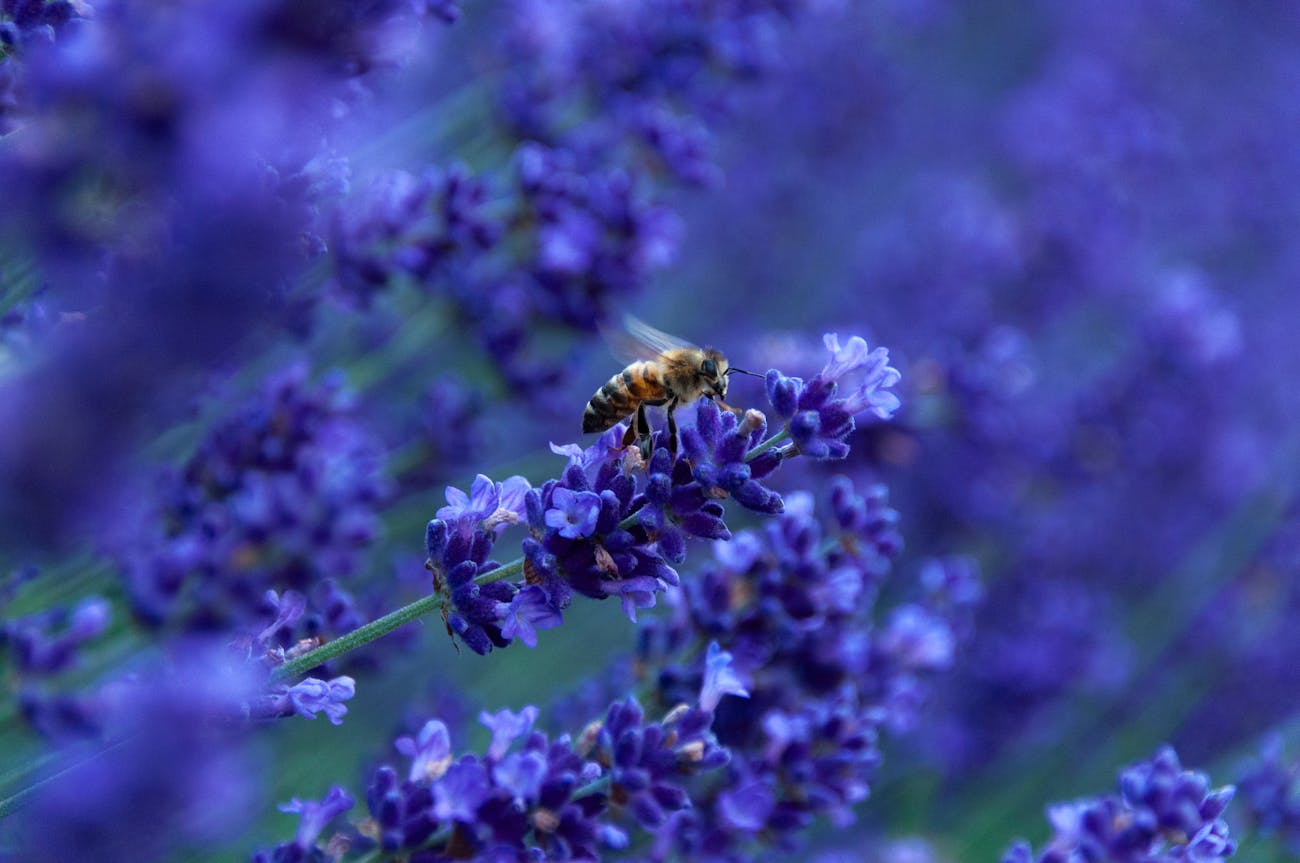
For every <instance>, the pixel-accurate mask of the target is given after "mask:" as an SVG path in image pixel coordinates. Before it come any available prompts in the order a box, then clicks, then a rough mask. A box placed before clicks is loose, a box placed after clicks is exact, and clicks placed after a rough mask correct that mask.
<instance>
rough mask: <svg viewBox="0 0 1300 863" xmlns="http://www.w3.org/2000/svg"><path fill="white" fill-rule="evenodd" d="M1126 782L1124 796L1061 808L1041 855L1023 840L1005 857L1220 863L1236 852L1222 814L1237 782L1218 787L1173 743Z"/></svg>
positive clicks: (1011, 862)
mask: <svg viewBox="0 0 1300 863" xmlns="http://www.w3.org/2000/svg"><path fill="white" fill-rule="evenodd" d="M1119 785H1120V793H1119V794H1118V795H1109V796H1106V797H1097V798H1092V799H1087V800H1078V801H1075V802H1073V803H1062V804H1058V805H1056V806H1053V807H1052V808H1051V809H1050V810H1048V818H1049V820H1050V821H1051V822H1052V827H1053V829H1054V831H1055V832H1054V835H1053V836H1052V838H1051V839H1050V840H1048V842H1047V844H1046V845H1045V846H1044V847H1043V849H1042V850H1041V851H1040V852H1039V853H1038V855H1036V856H1035V855H1034V853H1033V852H1032V850H1031V849H1030V846H1029V845H1028V843H1025V842H1019V843H1017V844H1015V845H1013V846H1012V848H1011V849H1010V850H1009V851H1008V852H1007V854H1006V856H1005V857H1004V858H1003V860H1004V861H1005V863H1034V861H1037V863H1058V861H1067V860H1075V859H1084V860H1096V861H1114V863H1153V861H1169V863H1173V861H1183V860H1196V861H1200V863H1220V861H1222V860H1225V859H1226V858H1228V857H1231V856H1232V854H1233V852H1234V851H1235V850H1236V847H1237V843H1236V842H1235V841H1233V839H1232V838H1230V837H1229V835H1228V825H1227V823H1226V822H1225V821H1224V820H1223V818H1222V817H1221V816H1222V815H1223V811H1224V810H1225V809H1226V808H1227V807H1228V803H1229V802H1230V801H1231V800H1232V796H1233V791H1234V789H1233V787H1232V786H1231V785H1229V786H1225V787H1223V788H1218V789H1215V790H1211V789H1210V783H1209V780H1208V779H1207V778H1206V776H1205V774H1203V773H1197V772H1194V771H1191V770H1184V769H1183V768H1182V766H1181V765H1180V764H1179V762H1178V756H1177V755H1176V754H1175V753H1174V750H1173V749H1171V748H1169V747H1167V746H1166V747H1164V748H1162V749H1161V750H1160V751H1158V752H1157V753H1156V754H1155V755H1154V756H1153V757H1152V758H1151V759H1149V760H1147V761H1142V762H1139V763H1137V764H1134V765H1133V766H1131V767H1129V768H1127V769H1126V770H1124V772H1123V773H1122V774H1120V782H1119Z"/></svg>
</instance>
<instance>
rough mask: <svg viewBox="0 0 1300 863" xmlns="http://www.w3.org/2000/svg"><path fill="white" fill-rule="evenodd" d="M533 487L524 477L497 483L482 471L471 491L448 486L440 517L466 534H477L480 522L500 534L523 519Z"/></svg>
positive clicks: (488, 529)
mask: <svg viewBox="0 0 1300 863" xmlns="http://www.w3.org/2000/svg"><path fill="white" fill-rule="evenodd" d="M529 488H530V486H529V485H528V480H526V479H524V478H523V477H522V476H512V477H510V478H509V479H507V480H506V481H505V482H493V481H492V480H491V479H489V478H488V477H486V476H484V475H483V474H479V475H478V476H477V477H475V479H474V483H473V485H471V486H470V493H469V494H466V493H465V492H463V491H461V490H460V489H458V488H456V487H454V486H447V505H446V506H444V507H442V508H441V509H439V510H438V518H439V519H440V520H442V521H444V522H447V523H448V524H454V525H456V526H457V529H458V530H459V531H460V532H461V533H462V534H469V533H473V531H474V528H475V527H477V526H479V525H481V526H482V527H483V529H484V530H487V531H492V532H494V533H497V534H499V533H501V531H503V530H505V528H506V527H508V526H509V525H512V524H518V523H519V522H520V520H521V519H522V518H523V515H524V495H525V494H526V493H527V492H528V489H529Z"/></svg>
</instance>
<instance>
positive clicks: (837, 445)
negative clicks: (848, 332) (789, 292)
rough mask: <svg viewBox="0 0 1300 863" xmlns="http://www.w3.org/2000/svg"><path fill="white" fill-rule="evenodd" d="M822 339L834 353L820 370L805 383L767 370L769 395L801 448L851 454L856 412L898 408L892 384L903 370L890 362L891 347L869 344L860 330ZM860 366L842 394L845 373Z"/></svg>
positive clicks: (819, 454) (884, 415)
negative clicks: (844, 336)
mask: <svg viewBox="0 0 1300 863" xmlns="http://www.w3.org/2000/svg"><path fill="white" fill-rule="evenodd" d="M823 341H824V342H825V344H826V348H827V350H829V351H830V352H831V359H830V361H829V362H828V363H826V365H825V366H824V367H823V368H822V370H821V372H820V373H819V374H818V375H817V376H816V377H814V378H813V379H812V380H810V381H808V382H806V383H805V382H804V381H803V379H802V378H795V377H786V376H785V375H783V374H781V372H779V371H777V370H776V369H772V370H771V371H769V372H768V373H767V376H766V381H767V398H768V401H770V402H771V403H772V408H773V410H774V412H775V413H776V415H777V416H778V417H780V418H781V419H782V420H784V421H785V427H786V431H787V432H789V434H790V437H791V438H793V439H794V442H795V444H796V445H797V446H798V447H799V452H801V453H803V454H804V455H806V456H808V457H810V458H815V459H840V458H844V457H845V456H847V455H848V452H849V445H848V443H846V442H845V439H846V438H847V437H848V436H849V433H850V432H852V431H853V429H854V427H855V421H854V417H856V416H858V415H859V414H864V413H865V414H870V415H872V416H874V417H875V418H876V419H881V420H884V419H889V418H890V417H892V416H893V415H894V411H896V410H898V407H899V404H900V402H899V399H898V396H897V395H895V394H894V393H892V392H890V391H889V390H890V388H891V387H893V386H894V385H895V384H897V383H898V382H899V380H900V379H901V378H902V376H901V375H900V374H899V372H898V370H897V369H895V368H893V367H891V366H890V365H889V352H888V351H887V350H885V349H884V348H876V349H875V350H868V348H867V343H866V341H864V340H863V339H862V338H861V337H860V336H853V337H851V338H850V339H849V341H848V343H847V344H846V345H844V346H843V347H841V346H840V340H839V336H838V335H837V334H836V333H827V334H826V335H825V336H824V337H823ZM859 371H865V374H864V375H863V379H862V380H861V381H860V382H859V383H858V385H857V388H856V389H854V390H853V391H852V392H850V393H849V394H848V395H847V396H844V395H841V394H840V387H841V384H842V383H843V382H844V380H845V378H846V377H847V376H848V375H849V374H851V373H854V372H859Z"/></svg>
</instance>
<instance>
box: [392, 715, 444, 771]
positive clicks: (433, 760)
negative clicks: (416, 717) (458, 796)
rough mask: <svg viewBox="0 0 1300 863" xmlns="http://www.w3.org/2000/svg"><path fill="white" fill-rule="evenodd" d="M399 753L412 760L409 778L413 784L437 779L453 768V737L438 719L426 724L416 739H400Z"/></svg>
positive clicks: (397, 742)
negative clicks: (449, 768)
mask: <svg viewBox="0 0 1300 863" xmlns="http://www.w3.org/2000/svg"><path fill="white" fill-rule="evenodd" d="M394 745H395V746H396V747H397V751H398V752H400V753H402V754H403V755H405V756H407V757H409V758H411V759H412V761H411V770H410V773H409V778H410V780H411V781H412V782H419V781H426V780H429V779H437V778H438V777H439V776H441V775H442V774H444V773H446V772H447V768H448V767H450V766H451V762H452V754H451V735H450V734H448V733H447V726H446V725H444V724H443V723H441V722H439V721H438V720H436V719H430V720H429V721H428V722H426V723H424V727H423V728H421V729H420V733H419V735H417V736H416V737H415V738H410V737H399V738H397V741H396V742H395V743H394Z"/></svg>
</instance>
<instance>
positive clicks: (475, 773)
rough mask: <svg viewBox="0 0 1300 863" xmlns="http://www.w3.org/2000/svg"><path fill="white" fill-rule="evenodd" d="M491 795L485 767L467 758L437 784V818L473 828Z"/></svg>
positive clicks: (434, 807)
mask: <svg viewBox="0 0 1300 863" xmlns="http://www.w3.org/2000/svg"><path fill="white" fill-rule="evenodd" d="M491 794H492V784H491V779H490V777H489V776H488V774H487V771H486V770H485V769H484V765H483V764H481V763H480V762H479V761H478V760H476V759H474V758H472V757H467V758H464V759H462V760H460V761H458V762H456V763H455V764H453V765H451V767H450V768H449V769H448V770H447V772H446V773H445V774H444V775H442V776H441V777H439V778H438V779H437V781H436V782H435V783H434V785H433V810H432V811H433V816H434V817H435V818H437V819H438V820H439V821H460V822H463V823H466V824H471V823H473V822H474V819H475V816H476V815H477V814H478V809H479V807H480V806H482V805H483V804H484V803H485V802H486V801H487V800H488V798H489V797H490V796H491Z"/></svg>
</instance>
